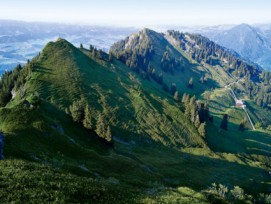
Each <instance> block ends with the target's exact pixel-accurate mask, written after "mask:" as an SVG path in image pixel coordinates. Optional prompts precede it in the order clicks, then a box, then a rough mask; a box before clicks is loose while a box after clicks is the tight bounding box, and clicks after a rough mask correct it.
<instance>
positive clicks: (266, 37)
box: [200, 24, 271, 70]
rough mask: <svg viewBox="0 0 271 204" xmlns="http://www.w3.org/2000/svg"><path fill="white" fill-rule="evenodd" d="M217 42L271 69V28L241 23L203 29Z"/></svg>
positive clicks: (203, 31)
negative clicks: (227, 26) (226, 26)
mask: <svg viewBox="0 0 271 204" xmlns="http://www.w3.org/2000/svg"><path fill="white" fill-rule="evenodd" d="M200 33H201V34H203V35H205V36H207V37H208V38H210V39H211V40H213V41H215V42H216V43H218V44H220V45H222V46H224V47H227V48H229V49H233V50H234V51H236V52H237V53H239V54H240V55H241V56H242V57H243V58H246V59H248V60H251V61H254V62H256V63H258V64H259V65H261V66H262V67H263V68H265V69H269V70H270V69H271V28H270V26H259V27H258V26H250V25H247V24H241V25H237V26H234V27H232V28H230V29H226V30H221V29H217V30H215V29H214V30H212V31H209V30H201V31H200Z"/></svg>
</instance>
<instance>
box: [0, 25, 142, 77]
mask: <svg viewBox="0 0 271 204" xmlns="http://www.w3.org/2000/svg"><path fill="white" fill-rule="evenodd" d="M135 31H137V30H136V29H135V28H115V27H99V26H82V25H68V24H56V23H26V22H20V21H10V20H0V75H1V74H2V73H3V72H4V71H5V70H10V69H12V68H14V67H15V66H16V65H17V64H18V63H21V64H24V63H25V62H26V61H27V60H28V59H32V58H33V57H34V56H35V55H37V54H38V53H39V52H40V51H41V50H42V48H43V47H44V46H45V44H46V43H47V42H49V41H52V40H56V39H57V38H59V37H61V38H65V39H67V40H69V41H70V42H72V43H73V44H74V45H75V46H79V44H80V43H82V44H83V45H84V46H85V47H89V45H90V44H92V45H94V46H96V47H97V48H99V49H103V50H104V51H107V50H108V49H109V47H110V46H111V45H112V44H113V43H114V42H116V41H118V40H120V39H122V38H124V37H125V36H127V35H130V34H131V33H133V32H135Z"/></svg>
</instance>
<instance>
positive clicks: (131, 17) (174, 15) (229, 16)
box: [0, 0, 271, 27]
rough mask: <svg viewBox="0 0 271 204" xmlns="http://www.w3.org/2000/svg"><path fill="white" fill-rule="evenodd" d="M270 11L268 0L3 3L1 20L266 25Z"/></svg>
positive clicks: (12, 0) (29, 0) (270, 18)
mask: <svg viewBox="0 0 271 204" xmlns="http://www.w3.org/2000/svg"><path fill="white" fill-rule="evenodd" d="M269 8H271V2H270V1H267V0H259V1H257V2H255V1H253V0H246V1H245V0H239V1H238V2H237V1H234V0H227V1H225V0H223V1H219V2H218V1H215V0H206V1H200V0H193V1H189V2H187V1H178V0H168V1H155V0H149V1H143V0H138V1H123V0H116V1H112V2H107V1H105V0H100V1H92V0H90V1H87V0H77V1H76V2H67V1H64V0H58V1H52V0H47V1H46V2H37V1H34V0H25V1H23V2H21V1H19V0H10V1H8V2H2V3H1V7H0V19H6V20H18V21H26V22H51V23H53V22H54V23H65V24H81V25H101V26H120V27H127V26H129V27H149V26H202V25H204V26H214V25H221V24H241V23H247V24H265V23H271V12H270V11H269Z"/></svg>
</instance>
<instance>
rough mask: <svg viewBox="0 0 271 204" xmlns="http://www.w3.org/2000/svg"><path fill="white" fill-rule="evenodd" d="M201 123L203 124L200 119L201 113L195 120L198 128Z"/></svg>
mask: <svg viewBox="0 0 271 204" xmlns="http://www.w3.org/2000/svg"><path fill="white" fill-rule="evenodd" d="M200 124H201V123H200V120H199V115H197V116H196V120H195V127H196V128H199V126H200Z"/></svg>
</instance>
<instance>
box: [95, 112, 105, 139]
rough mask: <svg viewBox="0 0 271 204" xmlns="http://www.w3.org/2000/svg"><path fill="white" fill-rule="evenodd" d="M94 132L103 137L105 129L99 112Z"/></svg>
mask: <svg viewBox="0 0 271 204" xmlns="http://www.w3.org/2000/svg"><path fill="white" fill-rule="evenodd" d="M96 133H97V135H98V136H99V137H101V138H105V133H106V129H105V123H104V117H103V115H102V114H101V113H100V114H99V116H98V120H97V123H96Z"/></svg>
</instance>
